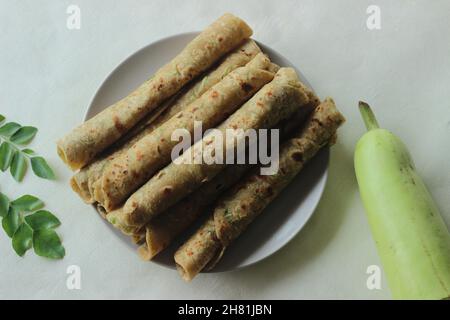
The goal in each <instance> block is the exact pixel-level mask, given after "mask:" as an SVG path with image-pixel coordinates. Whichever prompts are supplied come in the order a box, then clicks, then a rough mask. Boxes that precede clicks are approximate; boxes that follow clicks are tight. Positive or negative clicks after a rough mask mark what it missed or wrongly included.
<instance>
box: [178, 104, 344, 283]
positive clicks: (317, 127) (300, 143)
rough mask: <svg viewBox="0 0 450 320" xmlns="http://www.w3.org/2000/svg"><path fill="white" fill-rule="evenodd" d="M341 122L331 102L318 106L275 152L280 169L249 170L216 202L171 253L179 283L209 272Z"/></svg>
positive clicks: (327, 141) (333, 133)
mask: <svg viewBox="0 0 450 320" xmlns="http://www.w3.org/2000/svg"><path fill="white" fill-rule="evenodd" d="M344 121H345V119H344V117H343V116H342V114H341V113H340V112H339V111H338V110H337V108H336V106H335V104H334V102H333V100H331V99H329V98H328V99H326V100H325V101H324V102H323V103H322V104H320V105H319V106H318V107H317V108H316V109H315V111H314V112H313V114H312V115H311V117H310V118H309V119H308V121H307V123H306V124H305V126H304V127H303V128H302V129H301V130H299V131H298V132H297V133H296V134H295V135H294V136H293V137H292V138H291V139H289V140H287V141H286V142H285V143H283V144H282V146H281V148H280V157H279V169H278V172H277V173H276V174H274V175H268V176H264V175H261V174H260V172H259V170H254V171H252V172H250V173H249V174H248V175H247V176H245V177H244V178H243V179H242V180H241V181H240V182H238V183H237V185H236V186H234V187H232V188H231V189H230V190H229V191H228V192H226V193H225V194H224V195H223V197H221V198H220V199H219V200H218V201H217V203H216V204H215V206H214V209H213V211H212V215H211V216H210V217H209V218H208V219H207V221H206V222H205V224H204V225H203V226H202V227H201V228H200V229H199V230H198V231H197V232H195V233H194V235H193V236H192V237H191V238H190V239H189V240H188V241H187V242H186V243H185V244H183V245H182V246H181V247H180V248H179V249H178V250H177V252H176V253H175V256H174V258H175V262H176V264H177V269H178V270H179V273H180V275H181V276H182V277H183V279H185V280H187V281H189V280H192V279H193V278H194V277H195V276H196V275H197V274H198V273H199V272H200V271H202V270H205V269H207V268H212V267H213V266H214V265H215V264H216V263H217V262H218V261H219V259H220V257H221V256H222V254H223V252H224V251H225V249H226V248H227V247H228V246H229V245H230V243H231V242H232V241H233V240H235V239H236V238H237V237H238V236H239V235H240V234H241V233H242V232H243V231H244V230H245V229H246V228H247V226H248V225H249V224H250V223H251V222H252V221H253V220H254V219H255V218H256V217H257V216H258V215H259V214H260V213H261V212H262V211H263V209H264V208H265V207H267V205H268V204H269V203H270V202H272V201H273V199H275V197H276V196H277V195H278V194H279V193H280V192H281V191H282V190H283V189H284V188H285V187H286V186H287V185H288V184H289V183H290V182H291V181H292V179H293V178H294V177H295V176H296V175H297V174H298V173H299V172H300V171H301V169H302V168H303V166H304V165H305V163H306V162H307V161H309V160H310V159H311V158H312V157H313V156H314V155H315V154H316V153H317V152H318V151H319V150H320V148H322V147H323V146H324V145H327V144H330V143H333V142H334V141H335V134H336V130H337V128H338V127H339V126H340V125H341V124H342V123H343V122H344Z"/></svg>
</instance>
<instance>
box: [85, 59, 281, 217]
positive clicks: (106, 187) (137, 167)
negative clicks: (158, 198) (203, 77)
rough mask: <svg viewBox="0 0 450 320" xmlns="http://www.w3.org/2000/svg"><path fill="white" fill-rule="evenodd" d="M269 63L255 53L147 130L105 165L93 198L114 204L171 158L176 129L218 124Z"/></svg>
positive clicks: (267, 77)
mask: <svg viewBox="0 0 450 320" xmlns="http://www.w3.org/2000/svg"><path fill="white" fill-rule="evenodd" d="M271 65H272V63H271V62H270V60H269V59H268V58H267V57H266V56H265V55H264V54H263V53H259V54H258V55H257V56H256V57H255V58H254V59H253V60H251V61H250V62H249V63H247V65H245V66H244V67H241V68H237V69H235V70H234V71H232V72H230V73H229V74H228V75H227V76H225V77H224V78H223V79H222V80H221V81H220V82H218V83H217V84H215V85H214V86H212V87H211V88H210V89H209V90H207V91H206V92H205V93H203V95H201V97H200V98H198V99H197V100H195V101H194V102H192V103H191V104H190V105H189V106H188V107H187V108H186V110H184V111H180V112H179V113H177V114H176V115H174V116H173V117H172V118H170V119H169V120H167V121H166V122H165V123H163V124H162V125H161V126H159V127H158V128H156V129H155V130H154V131H152V132H151V133H149V134H147V135H146V136H144V137H143V138H141V139H140V140H139V141H137V142H136V143H135V144H134V145H133V146H132V147H131V148H129V149H128V150H127V151H126V152H124V153H123V154H121V155H120V156H118V157H116V158H115V159H114V160H113V161H111V163H110V164H108V167H107V168H105V170H104V172H103V174H102V177H101V195H100V196H99V197H96V195H97V194H94V198H95V200H96V201H98V202H99V203H100V204H101V205H102V206H103V207H104V208H105V210H106V211H111V210H112V209H114V208H117V207H118V206H119V205H120V204H122V203H123V201H125V199H126V198H127V197H128V196H129V195H130V194H131V193H133V192H134V191H135V190H136V189H137V188H139V187H140V186H141V185H142V184H144V183H145V182H147V181H148V179H149V178H151V177H152V176H153V174H154V173H156V172H157V171H158V170H159V169H161V168H162V167H164V166H165V165H167V164H168V163H169V162H170V161H171V152H172V149H173V147H174V146H176V145H177V144H178V143H179V141H173V140H172V134H173V132H174V131H175V130H177V129H184V130H186V131H187V132H189V133H190V135H192V134H193V133H194V130H195V121H199V122H201V124H202V129H203V130H207V129H209V128H212V127H214V126H216V125H217V124H219V123H220V122H221V121H223V120H224V119H225V118H227V117H228V116H229V115H230V114H232V113H233V112H234V111H235V110H236V109H237V108H239V107H240V106H241V105H242V104H243V103H244V102H245V101H247V100H248V99H249V98H250V97H251V96H252V95H253V94H254V93H255V92H256V91H258V90H259V89H260V88H261V87H262V86H263V85H265V84H266V83H268V82H269V81H271V80H272V79H273V77H274V73H272V72H270V71H267V70H268V69H269V67H271Z"/></svg>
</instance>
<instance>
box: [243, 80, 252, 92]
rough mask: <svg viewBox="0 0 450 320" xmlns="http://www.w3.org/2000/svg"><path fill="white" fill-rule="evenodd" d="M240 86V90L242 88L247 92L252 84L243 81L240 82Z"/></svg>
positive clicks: (250, 89)
mask: <svg viewBox="0 0 450 320" xmlns="http://www.w3.org/2000/svg"><path fill="white" fill-rule="evenodd" d="M241 88H242V90H244V91H245V92H246V93H249V92H251V91H252V90H253V86H252V85H251V84H249V83H247V82H243V83H241Z"/></svg>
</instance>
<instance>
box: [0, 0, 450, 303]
mask: <svg viewBox="0 0 450 320" xmlns="http://www.w3.org/2000/svg"><path fill="white" fill-rule="evenodd" d="M402 3H403V4H404V5H402ZM69 4H77V5H79V6H80V8H81V13H82V28H81V30H78V31H77V30H75V31H70V30H68V29H67V28H66V17H67V14H66V8H67V6H68V5H69ZM369 4H378V5H379V6H380V7H381V14H382V28H381V30H378V31H369V30H368V29H367V28H366V25H365V22H366V18H367V14H366V8H367V6H368V5H369ZM225 11H230V12H233V13H235V14H237V15H239V16H241V17H242V18H244V19H245V20H246V21H247V22H248V23H249V24H250V25H251V26H252V28H253V29H254V37H255V38H256V39H258V40H261V41H262V42H263V43H267V44H269V45H270V46H272V47H273V48H274V49H276V50H277V51H279V52H280V53H282V54H283V55H285V56H286V57H287V58H288V59H289V60H290V61H292V62H293V63H295V64H296V65H297V66H298V68H300V69H301V70H302V72H303V74H304V75H305V76H306V78H307V79H308V80H309V81H310V82H311V85H312V86H313V87H314V88H315V90H316V91H317V93H318V94H319V95H320V96H321V97H322V98H323V97H325V96H328V95H329V96H332V97H333V98H334V99H335V100H336V103H337V104H338V106H339V107H340V109H341V110H342V112H343V113H344V114H345V115H346V117H347V120H348V121H347V123H346V125H345V126H344V127H343V128H342V129H341V130H340V137H339V142H338V144H337V145H336V146H335V147H334V148H333V149H332V152H331V165H330V175H329V180H328V183H327V187H326V190H325V193H324V196H323V198H322V201H321V203H320V204H319V207H318V209H317V211H316V213H315V214H314V216H313V218H312V219H311V220H310V222H309V223H308V224H307V226H306V227H305V229H304V230H303V231H302V232H301V233H300V234H299V235H298V236H297V237H296V238H295V239H294V240H293V241H292V242H291V243H290V244H289V245H288V246H286V247H285V248H283V249H282V250H281V251H280V252H279V253H277V254H276V255H274V256H273V257H271V258H269V259H267V260H265V261H263V262H262V263H260V264H257V265H255V266H252V267H249V268H247V269H244V270H241V271H237V272H230V273H223V274H207V275H202V276H200V277H199V278H198V279H196V280H195V281H194V282H192V283H190V284H186V283H183V282H182V281H180V279H179V278H178V276H177V274H176V273H175V272H173V271H171V270H168V269H165V268H162V267H160V266H157V265H155V264H151V263H146V262H141V261H140V260H139V259H137V257H136V256H135V255H133V254H131V253H130V251H129V249H128V247H127V246H126V244H124V243H123V241H122V240H121V239H119V238H115V237H111V235H110V231H109V230H108V229H107V228H106V226H105V225H104V224H102V223H101V222H100V220H99V219H98V218H96V217H92V211H91V210H90V208H87V207H86V206H85V205H84V204H82V203H81V201H80V200H79V199H78V197H77V196H76V195H75V194H74V193H73V192H72V191H71V190H70V188H69V187H68V179H69V177H70V172H69V171H68V169H67V168H66V167H65V166H64V165H63V164H62V163H61V161H59V159H58V158H57V155H56V152H55V144H54V142H55V141H56V140H57V138H58V137H60V136H61V135H62V134H63V133H65V132H67V131H68V130H70V129H71V128H72V127H74V126H75V125H77V124H78V123H79V122H80V121H81V119H82V117H83V114H84V111H85V108H86V106H87V104H88V103H89V101H90V99H91V97H92V95H93V94H94V92H95V91H96V89H97V87H98V86H99V85H100V83H101V82H102V81H103V79H104V77H105V76H106V75H107V74H108V73H109V72H110V71H111V70H112V69H113V68H114V67H115V66H116V65H117V64H118V63H119V62H120V61H122V60H123V59H124V58H125V57H127V56H128V55H129V54H130V53H132V52H134V51H136V50H137V49H138V48H140V47H143V46H144V45H146V44H148V43H151V42H153V41H155V40H157V39H160V38H162V37H165V36H168V35H171V34H176V33H180V32H185V31H190V30H200V29H202V28H203V27H204V26H205V25H207V24H208V23H210V22H211V21H213V20H214V19H215V18H217V17H218V16H220V15H221V14H222V13H223V12H225ZM449 13H450V3H449V2H448V1H445V0H442V1H438V0H435V1H425V0H422V1H412V0H411V1H407V2H406V1H405V2H403V1H402V2H400V1H397V2H393V1H374V2H373V1H361V0H354V1H350V0H348V1H339V2H338V1H277V2H275V1H261V0H259V1H245V2H244V1H206V0H205V1H158V2H156V1H151V2H150V1H95V2H94V1H87V0H86V1H81V0H74V1H56V0H54V1H20V2H19V1H5V0H1V1H0V39H1V42H0V43H1V46H2V48H1V50H0V84H1V85H0V113H2V114H5V115H7V116H8V119H9V120H15V121H18V122H20V123H22V124H30V125H35V126H37V127H39V129H40V131H39V134H38V136H37V138H36V140H35V142H34V143H33V145H32V147H33V148H34V149H36V150H37V151H39V152H40V153H41V154H43V155H45V156H46V157H47V158H48V159H49V161H50V163H51V165H52V166H53V167H54V168H55V171H56V173H57V174H58V177H59V180H58V181H57V182H48V181H44V180H41V179H38V178H36V177H34V176H33V175H32V174H31V173H30V174H28V175H27V177H26V179H25V181H24V183H22V184H17V183H15V182H14V181H13V180H12V178H11V177H10V176H9V175H7V174H1V175H0V177H1V178H0V179H1V182H0V185H1V191H2V192H4V193H6V194H8V195H9V196H11V197H13V196H19V195H21V194H24V193H32V194H35V195H37V196H40V197H42V198H43V199H45V201H46V203H47V207H48V208H49V209H50V210H52V211H54V212H55V213H56V214H57V215H58V216H59V217H60V219H61V221H62V226H61V227H60V228H59V233H60V234H61V235H62V236H63V238H64V245H65V247H66V249H67V256H66V258H65V259H64V260H62V261H57V262H54V261H47V260H44V259H41V258H38V257H36V256H35V255H34V254H33V253H32V252H29V253H27V256H26V257H25V258H24V259H22V258H19V257H17V256H16V255H15V253H14V252H13V251H12V249H11V248H10V241H9V239H8V238H7V237H6V236H5V235H4V233H3V232H0V252H2V257H1V259H0V275H1V276H0V298H110V299H111V298H213V299H214V298H237V299H239V298H346V299H352V298H370V299H372V298H374V299H378V298H389V297H390V294H389V291H388V289H387V287H386V283H385V281H384V277H383V283H382V289H381V290H372V291H370V290H368V289H367V287H366V279H367V275H366V273H365V272H366V268H367V267H368V266H369V265H372V264H379V258H378V256H377V254H376V250H375V246H374V243H373V240H372V238H371V236H370V231H369V228H368V224H367V221H366V218H365V215H364V212H363V209H362V206H361V202H360V200H359V196H358V192H357V185H356V182H355V178H354V173H353V164H352V154H353V148H354V145H355V143H356V141H357V139H358V137H359V136H360V135H361V134H362V133H363V123H362V121H361V119H360V117H359V114H358V112H357V107H356V106H357V101H358V99H364V100H366V101H367V102H369V103H371V104H372V105H373V107H374V108H375V111H376V113H377V115H378V118H379V122H380V123H381V124H382V125H383V126H384V127H387V128H390V129H391V130H392V131H394V132H395V133H396V134H398V135H399V136H401V137H402V139H403V140H404V141H405V142H406V144H407V145H408V146H409V149H410V151H411V153H412V154H413V156H414V159H415V161H416V165H417V167H418V168H419V171H420V173H421V175H422V177H423V179H424V180H425V182H426V183H427V185H428V187H429V189H430V191H431V193H432V194H433V195H434V198H435V199H436V202H437V204H438V206H439V207H440V209H441V212H442V214H443V215H444V219H445V220H446V222H447V225H449V224H450V200H449V198H448V195H449V193H450V170H449V163H450V148H449V147H448V145H449V137H450V108H449V105H448V95H449V90H448V88H449V87H450V64H449V63H448V57H449V56H450V41H448V40H449V38H448V30H449V28H450V21H449V20H448V15H449ZM71 264H76V265H79V266H80V267H81V271H82V289H81V290H73V291H70V290H68V289H67V288H66V276H67V275H66V268H67V267H68V266H69V265H71Z"/></svg>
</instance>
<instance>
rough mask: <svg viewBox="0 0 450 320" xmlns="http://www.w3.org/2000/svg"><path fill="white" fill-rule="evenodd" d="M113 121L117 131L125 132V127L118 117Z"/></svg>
mask: <svg viewBox="0 0 450 320" xmlns="http://www.w3.org/2000/svg"><path fill="white" fill-rule="evenodd" d="M113 121H114V126H115V127H116V129H117V131H119V132H123V131H125V129H126V128H125V127H124V125H123V124H122V123H121V122H120V119H119V117H118V116H114V117H113Z"/></svg>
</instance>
